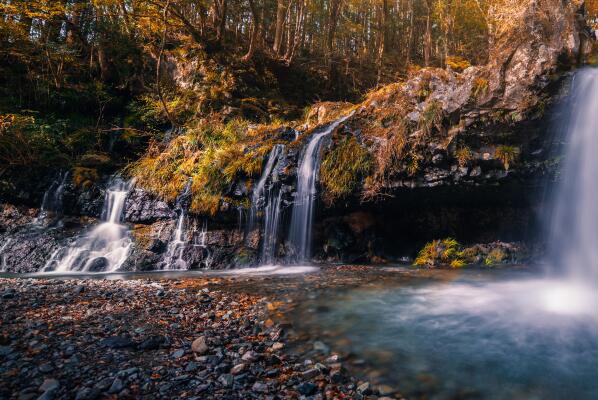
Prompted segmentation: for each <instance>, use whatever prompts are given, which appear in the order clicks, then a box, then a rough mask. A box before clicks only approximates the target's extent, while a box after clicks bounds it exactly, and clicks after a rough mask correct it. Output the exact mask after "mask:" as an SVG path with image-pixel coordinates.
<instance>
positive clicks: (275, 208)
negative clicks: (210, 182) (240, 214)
mask: <svg viewBox="0 0 598 400" xmlns="http://www.w3.org/2000/svg"><path fill="white" fill-rule="evenodd" d="M284 151H285V146H284V145H282V144H277V145H275V146H274V147H273V148H272V150H271V151H270V155H269V156H268V160H267V161H266V165H265V167H264V170H263V172H262V176H261V177H260V179H259V181H258V183H257V185H256V186H255V189H254V190H253V194H252V197H251V210H250V213H249V225H248V230H249V231H250V232H251V231H252V230H253V229H255V227H256V225H257V222H258V221H257V220H258V214H259V212H260V210H261V209H262V208H263V227H262V251H261V260H260V261H261V264H272V263H273V262H274V261H275V259H276V246H277V244H278V240H279V237H278V231H279V227H280V219H281V213H282V210H281V204H282V192H281V190H280V184H279V182H278V176H277V174H276V173H275V170H276V169H275V167H276V164H277V163H278V162H279V161H280V159H281V156H282V155H283V154H284ZM264 203H265V206H264Z"/></svg>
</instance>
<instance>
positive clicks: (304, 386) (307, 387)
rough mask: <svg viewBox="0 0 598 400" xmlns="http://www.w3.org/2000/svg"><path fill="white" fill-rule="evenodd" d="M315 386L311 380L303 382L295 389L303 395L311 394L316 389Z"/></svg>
mask: <svg viewBox="0 0 598 400" xmlns="http://www.w3.org/2000/svg"><path fill="white" fill-rule="evenodd" d="M317 388H318V387H317V386H316V385H314V384H313V383H311V382H303V383H301V384H299V385H298V386H297V391H298V392H299V393H301V394H302V395H304V396H311V395H312V394H314V393H315V392H316V390H317Z"/></svg>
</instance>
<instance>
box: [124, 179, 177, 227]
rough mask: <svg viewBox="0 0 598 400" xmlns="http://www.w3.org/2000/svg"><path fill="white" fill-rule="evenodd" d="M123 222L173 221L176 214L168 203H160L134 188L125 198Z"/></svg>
mask: <svg viewBox="0 0 598 400" xmlns="http://www.w3.org/2000/svg"><path fill="white" fill-rule="evenodd" d="M124 216H125V221H129V222H134V223H142V224H148V223H152V222H155V221H157V220H160V219H174V218H176V213H175V212H174V210H173V209H171V208H170V206H169V205H168V203H166V202H164V201H161V200H159V199H157V198H155V197H153V196H152V195H150V194H149V193H147V192H146V191H144V190H143V189H140V188H135V189H133V190H132V191H131V192H130V193H129V196H128V197H127V202H126V207H125V211H124Z"/></svg>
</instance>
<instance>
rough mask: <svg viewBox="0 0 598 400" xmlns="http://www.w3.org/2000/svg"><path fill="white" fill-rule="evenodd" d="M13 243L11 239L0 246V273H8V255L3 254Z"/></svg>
mask: <svg viewBox="0 0 598 400" xmlns="http://www.w3.org/2000/svg"><path fill="white" fill-rule="evenodd" d="M11 242H12V239H11V238H8V239H6V240H5V241H4V244H3V245H2V246H0V272H4V271H6V255H5V254H2V253H3V252H4V250H5V249H6V248H7V247H8V245H9V244H10V243H11Z"/></svg>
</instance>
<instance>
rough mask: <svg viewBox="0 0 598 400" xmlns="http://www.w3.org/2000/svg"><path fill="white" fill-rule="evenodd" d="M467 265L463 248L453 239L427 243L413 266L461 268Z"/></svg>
mask: <svg viewBox="0 0 598 400" xmlns="http://www.w3.org/2000/svg"><path fill="white" fill-rule="evenodd" d="M466 264H467V262H466V259H465V258H464V256H463V248H462V246H461V244H460V243H459V242H457V241H456V240H455V239H453V238H446V239H442V240H433V241H432V242H429V243H427V244H426V245H425V246H424V248H423V249H421V250H420V252H419V253H418V255H417V258H416V259H415V262H414V265H416V266H418V267H424V266H427V267H438V266H450V267H451V268H461V267H463V266H465V265H466Z"/></svg>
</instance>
